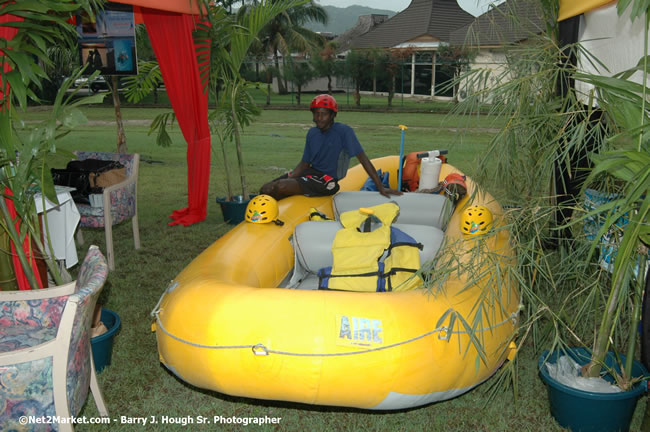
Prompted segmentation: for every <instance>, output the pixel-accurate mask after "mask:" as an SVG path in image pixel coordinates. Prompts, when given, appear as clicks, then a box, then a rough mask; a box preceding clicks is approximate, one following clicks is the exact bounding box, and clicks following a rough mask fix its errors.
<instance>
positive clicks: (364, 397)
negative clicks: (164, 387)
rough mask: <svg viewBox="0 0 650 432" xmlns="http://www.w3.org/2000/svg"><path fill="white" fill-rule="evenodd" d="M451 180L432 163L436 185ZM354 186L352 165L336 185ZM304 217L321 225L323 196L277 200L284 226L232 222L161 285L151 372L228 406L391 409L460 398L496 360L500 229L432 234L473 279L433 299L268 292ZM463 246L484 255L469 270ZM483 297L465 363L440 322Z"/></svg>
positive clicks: (504, 237)
mask: <svg viewBox="0 0 650 432" xmlns="http://www.w3.org/2000/svg"><path fill="white" fill-rule="evenodd" d="M399 161H400V160H399V158H398V157H397V156H393V157H387V158H381V159H375V160H373V164H374V165H375V167H376V168H381V169H382V170H384V171H386V170H396V169H397V167H398V164H399ZM454 171H456V170H455V169H454V168H453V167H451V166H449V165H448V164H443V166H442V170H441V175H442V176H443V177H444V176H446V175H448V174H450V173H452V172H454ZM366 177H367V174H366V173H365V172H364V171H363V168H362V167H361V166H360V165H358V166H356V167H354V168H352V169H350V170H349V172H348V175H347V176H346V178H345V179H343V180H341V182H340V183H339V184H340V185H341V188H342V189H343V190H358V188H359V187H360V186H361V185H362V184H363V182H364V181H365V179H366ZM467 186H468V196H471V195H476V196H479V197H480V202H475V204H480V205H484V206H485V207H487V208H489V209H490V211H491V212H492V214H493V215H494V217H495V221H497V222H496V223H498V221H499V220H500V216H501V215H502V214H503V211H502V209H501V207H500V206H499V205H498V203H496V201H495V200H494V199H493V198H492V197H491V196H490V195H489V194H487V193H481V194H474V193H473V192H474V191H475V185H474V183H473V182H472V181H471V179H469V178H468V179H467ZM371 195H373V196H375V195H378V194H376V193H375V194H371ZM405 195H408V194H405ZM414 195H415V194H414ZM431 197H432V198H435V199H442V197H441V196H440V195H431ZM379 198H383V197H381V196H379ZM398 198H400V197H398ZM466 200H467V198H464V200H461V202H460V203H459V206H458V208H462V207H463V205H464V204H465V203H466V202H467V201H466ZM387 201H388V200H387ZM405 202H406V201H405ZM361 206H362V207H365V205H361ZM312 207H313V208H315V209H316V210H318V211H321V212H323V213H325V214H334V213H333V210H332V198H331V197H318V198H307V197H304V196H292V197H289V198H286V199H283V200H281V201H279V213H280V217H281V218H282V219H283V220H284V221H285V225H284V226H282V227H277V226H274V225H273V224H252V223H241V224H239V225H237V226H236V227H235V228H233V229H232V230H231V231H229V232H228V233H226V234H225V235H224V236H222V237H221V238H219V239H218V240H217V241H216V242H215V243H213V244H212V245H211V246H210V247H208V248H207V249H206V250H205V251H204V252H202V253H201V254H200V255H199V256H198V257H197V258H195V259H194V260H193V261H192V262H191V263H190V264H189V265H188V266H187V267H186V268H185V269H184V270H183V271H182V272H181V273H180V274H179V275H178V276H177V277H176V278H175V279H174V280H173V281H172V282H171V283H170V285H169V286H168V287H167V289H166V290H165V292H164V293H163V296H162V298H161V300H160V302H159V304H158V305H157V306H156V308H155V310H154V311H153V321H154V322H153V327H154V329H155V332H156V340H157V344H158V352H159V356H160V360H161V362H162V363H163V364H164V365H165V366H166V367H167V368H168V369H169V370H170V371H172V372H173V373H174V374H176V375H177V376H178V377H179V378H180V379H182V380H184V381H186V382H187V383H190V384H192V385H194V386H197V387H200V388H205V389H210V390H213V391H218V392H222V393H225V394H229V395H233V396H244V397H251V398H258V399H269V400H284V401H294V402H301V403H307V404H317V405H334V406H346V407H356V408H364V409H377V410H392V409H403V408H410V407H415V406H420V405H424V404H428V403H431V402H435V401H441V400H446V399H450V398H453V397H456V396H458V395H460V394H463V393H465V392H467V391H469V390H470V389H472V388H474V387H475V386H477V385H478V384H480V383H481V382H483V381H485V380H487V379H488V378H489V377H490V376H492V374H494V372H495V371H496V370H497V369H498V368H499V367H500V366H501V364H502V363H503V362H504V361H506V359H507V358H508V355H509V354H511V352H512V349H510V348H509V345H510V342H511V341H512V340H513V338H514V336H515V332H516V328H517V316H518V310H519V294H518V291H517V289H516V286H515V285H514V283H512V284H508V283H506V282H503V280H502V281H501V284H502V285H500V286H499V287H498V290H497V287H496V286H492V284H495V283H496V282H495V280H497V279H499V278H503V276H504V274H507V272H505V270H504V269H502V270H503V271H501V272H498V271H496V270H495V268H502V267H505V266H507V265H509V263H510V262H511V261H512V260H513V259H514V255H513V251H512V248H511V246H510V242H509V233H508V231H507V230H505V229H498V230H497V229H495V230H493V232H492V233H491V234H490V235H488V236H480V237H476V238H468V239H464V237H463V235H462V233H461V230H460V214H459V211H456V212H454V213H453V214H452V216H451V219H450V220H449V223H448V224H446V222H445V226H446V227H447V228H446V230H445V231H444V236H445V239H446V243H445V244H446V246H445V249H444V250H443V253H444V251H445V250H453V251H454V253H457V254H458V256H459V260H460V261H461V262H465V263H467V262H468V260H471V259H478V261H477V262H475V263H473V264H474V266H473V267H472V268H473V269H474V270H473V273H474V274H481V275H482V279H481V280H479V281H476V282H470V281H468V280H467V279H466V277H467V276H462V275H458V274H457V273H455V272H454V273H451V274H449V275H448V276H446V278H445V281H444V287H443V289H441V290H439V291H436V293H435V294H432V293H430V292H428V291H427V290H426V289H422V288H421V287H418V288H416V289H412V290H409V291H397V292H381V293H377V292H342V291H322V290H321V291H319V290H303V289H285V288H277V287H279V286H281V284H282V283H283V281H285V280H286V279H287V276H288V275H289V274H290V272H291V271H292V270H293V261H294V250H293V247H292V245H291V241H290V239H291V238H292V237H293V235H294V227H296V226H297V225H298V224H299V223H301V222H303V221H306V220H307V218H308V215H309V209H310V208H312ZM401 211H402V212H404V211H405V209H404V208H401ZM310 223H311V224H314V223H324V224H335V222H310ZM432 229H434V230H438V231H440V232H442V231H441V228H435V227H432ZM415 239H416V240H418V241H420V240H419V239H418V238H415ZM476 247H481V248H484V249H485V250H487V251H492V252H493V254H492V255H491V256H490V257H489V259H488V257H487V256H485V258H483V255H481V254H477V253H475V252H476V249H475V248H476ZM482 250H483V249H482ZM477 256H478V258H477ZM506 281H507V280H506ZM486 290H487V291H489V292H490V293H494V294H489V295H487V296H486ZM497 293H498V296H497ZM486 297H489V298H491V299H493V300H494V298H497V299H498V301H496V300H494V304H486V303H483V305H482V308H481V313H483V314H485V316H489V317H490V318H489V319H488V320H485V321H484V322H483V327H481V326H480V325H474V326H473V328H472V333H473V339H474V340H476V339H480V340H481V343H482V345H481V346H482V352H481V354H480V355H479V352H478V351H477V349H476V348H475V347H474V346H473V345H472V342H471V340H472V339H470V335H469V334H468V332H467V331H466V330H465V329H464V328H463V327H462V326H459V324H458V323H459V321H460V320H458V319H456V320H455V322H456V325H455V326H454V327H453V328H451V329H450V328H448V327H447V326H448V325H449V324H450V321H449V319H445V318H444V317H449V316H450V313H452V312H453V313H454V314H458V315H459V316H462V317H463V319H464V321H465V322H468V323H474V322H475V320H476V308H475V305H476V302H477V300H478V299H479V298H486Z"/></svg>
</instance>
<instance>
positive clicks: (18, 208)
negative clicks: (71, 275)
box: [0, 0, 103, 289]
mask: <svg viewBox="0 0 650 432" xmlns="http://www.w3.org/2000/svg"><path fill="white" fill-rule="evenodd" d="M100 5H101V2H99V1H97V0H83V1H82V0H79V1H65V2H60V1H50V0H43V1H40V2H13V3H7V4H4V5H3V7H2V8H1V9H0V21H1V22H3V27H2V30H3V31H2V36H1V37H0V38H1V40H2V42H3V46H4V48H3V51H2V55H1V57H0V58H1V59H2V62H3V64H4V67H3V68H0V83H2V90H1V91H0V154H1V155H0V183H1V188H2V197H1V198H0V225H1V226H2V234H3V236H4V240H3V249H4V252H3V254H2V256H3V257H10V256H12V250H13V251H14V253H15V255H16V257H17V259H18V263H17V264H14V265H11V263H9V262H6V261H5V262H4V264H3V265H2V266H0V267H1V268H2V269H4V270H5V271H7V272H9V274H4V275H3V276H2V277H3V280H5V281H6V280H12V278H14V276H12V275H11V274H12V273H13V274H14V275H15V273H14V272H15V271H16V267H20V271H22V272H23V273H24V275H25V278H26V280H27V282H28V284H29V286H30V287H31V288H33V289H36V288H38V287H39V283H38V278H37V275H36V272H35V270H34V268H35V265H34V261H33V260H34V256H35V255H39V254H40V256H42V257H43V258H44V259H45V262H46V263H47V267H48V269H49V272H50V274H51V275H52V276H53V278H54V280H55V283H57V284H61V283H62V280H61V275H60V273H59V271H58V268H57V266H56V265H55V263H54V262H53V260H52V259H50V258H49V257H51V256H53V254H52V253H50V252H51V251H49V250H47V249H46V248H45V246H44V242H43V241H42V240H41V239H42V236H45V237H46V238H47V236H48V233H47V230H46V232H45V233H44V234H42V233H41V225H40V222H39V217H38V213H37V210H36V205H35V201H34V197H35V195H36V193H38V192H42V194H41V196H42V198H41V199H43V200H45V199H48V200H50V201H52V202H55V203H56V202H57V198H56V193H55V189H54V184H53V182H52V177H51V175H50V170H49V166H48V164H47V160H48V157H49V156H51V155H52V154H54V153H56V152H57V146H56V141H57V139H58V138H60V137H62V136H63V135H65V134H67V133H68V132H69V131H70V130H72V128H74V127H75V126H76V125H77V124H79V123H80V122H82V121H84V120H85V117H84V116H83V114H81V112H80V111H79V110H78V107H79V106H80V105H83V104H88V103H96V102H100V101H101V99H102V98H103V96H99V97H90V98H85V99H77V100H75V98H74V92H71V93H69V94H68V93H67V91H68V90H69V89H71V87H72V85H73V83H74V80H75V79H77V78H79V76H80V75H81V70H79V69H78V70H76V71H75V73H73V74H72V75H71V76H70V77H68V78H67V79H66V80H64V81H63V82H62V84H61V86H60V88H59V91H58V93H57V95H56V98H55V100H54V104H53V106H52V110H51V115H50V118H49V119H48V120H46V121H45V122H43V123H42V124H41V125H40V126H39V127H36V128H31V130H30V132H29V133H19V131H18V129H19V127H20V125H21V122H20V119H19V113H18V111H17V110H16V109H15V108H14V107H16V106H18V107H20V108H22V109H25V108H26V106H27V100H28V99H32V100H34V101H37V102H38V98H37V96H36V94H35V92H34V91H33V90H34V88H42V85H43V81H44V80H45V79H47V75H46V74H45V73H44V71H43V66H42V65H46V64H49V63H51V60H50V59H49V58H48V54H47V46H48V45H53V44H60V45H68V46H71V45H73V44H74V43H76V32H75V29H74V27H73V26H72V25H70V24H69V23H67V19H68V18H69V17H70V16H71V14H73V13H74V12H75V11H77V10H79V9H81V8H84V9H86V10H87V11H88V12H89V13H92V11H93V10H96V9H97V8H98V7H100ZM46 41H47V42H46ZM43 219H44V223H43V226H44V227H45V228H47V214H44V216H43ZM34 247H35V248H36V250H37V252H35V253H34V252H31V250H32V248H34ZM8 288H15V286H12V285H11V284H10V285H9V286H8Z"/></svg>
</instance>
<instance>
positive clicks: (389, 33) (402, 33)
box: [350, 0, 474, 97]
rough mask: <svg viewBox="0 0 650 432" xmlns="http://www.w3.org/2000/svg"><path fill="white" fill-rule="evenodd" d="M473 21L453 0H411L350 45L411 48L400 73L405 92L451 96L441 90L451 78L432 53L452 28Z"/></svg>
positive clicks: (447, 38)
mask: <svg viewBox="0 0 650 432" xmlns="http://www.w3.org/2000/svg"><path fill="white" fill-rule="evenodd" d="M473 20H474V16H472V15H471V14H469V13H467V12H465V11H464V10H463V9H461V8H460V6H458V3H457V2H456V0H412V1H411V4H410V5H409V6H408V7H407V8H406V9H404V10H403V11H402V12H400V13H399V14H397V15H395V16H394V17H392V18H391V19H389V20H386V21H385V22H383V23H381V25H378V26H376V27H374V28H372V29H371V30H370V31H368V32H366V33H364V34H362V35H360V36H358V37H356V38H354V39H353V40H352V41H351V42H350V48H351V49H369V48H385V49H404V48H409V49H412V50H413V51H414V52H413V54H412V56H411V62H410V64H408V65H405V68H404V69H405V70H404V73H403V75H402V76H403V78H402V84H403V87H404V89H405V92H406V93H410V94H411V95H422V96H431V97H433V96H453V94H452V93H450V92H449V91H447V92H445V93H443V92H442V88H443V87H444V85H445V84H446V83H447V82H448V81H449V79H450V78H451V77H450V76H448V75H447V74H445V73H444V72H443V71H441V68H440V65H439V64H437V62H436V59H437V54H436V52H437V51H438V49H439V47H440V46H441V45H445V44H447V43H448V42H449V35H450V33H451V32H452V31H453V30H455V29H457V28H459V27H462V26H464V25H467V24H469V23H471V22H472V21H473Z"/></svg>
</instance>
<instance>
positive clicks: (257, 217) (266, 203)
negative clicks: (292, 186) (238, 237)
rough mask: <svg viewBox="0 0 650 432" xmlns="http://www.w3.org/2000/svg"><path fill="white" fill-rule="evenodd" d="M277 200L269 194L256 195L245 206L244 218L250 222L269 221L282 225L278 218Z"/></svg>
mask: <svg viewBox="0 0 650 432" xmlns="http://www.w3.org/2000/svg"><path fill="white" fill-rule="evenodd" d="M279 213H280V211H279V210H278V202H277V201H276V200H275V198H273V197H272V196H270V195H257V196H256V197H254V198H253V199H252V200H250V202H249V203H248V205H247V206H246V214H245V219H246V222H250V223H257V224H263V223H270V222H274V223H276V224H278V225H282V222H280V221H279V220H278V214H279Z"/></svg>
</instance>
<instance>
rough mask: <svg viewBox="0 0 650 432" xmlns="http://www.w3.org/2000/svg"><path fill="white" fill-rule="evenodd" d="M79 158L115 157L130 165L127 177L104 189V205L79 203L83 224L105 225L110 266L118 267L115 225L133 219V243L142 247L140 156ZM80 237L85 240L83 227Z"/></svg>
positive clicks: (88, 155) (82, 155) (85, 155)
mask: <svg viewBox="0 0 650 432" xmlns="http://www.w3.org/2000/svg"><path fill="white" fill-rule="evenodd" d="M75 154H76V155H77V159H79V160H84V159H99V160H114V161H118V162H120V163H121V164H122V165H124V166H125V167H126V180H124V181H123V182H120V183H118V184H115V185H112V186H108V187H106V188H104V192H103V200H102V205H101V206H99V207H93V206H91V205H89V204H77V209H79V213H80V215H81V221H80V222H79V226H80V227H86V228H102V227H103V228H104V231H105V233H106V256H107V258H108V267H109V268H110V269H111V270H113V269H115V254H114V253H113V225H116V224H118V223H120V222H123V221H125V220H128V219H131V222H132V224H133V242H134V243H135V248H136V249H140V228H139V226H138V168H139V166H140V155H139V154H137V153H134V154H124V153H104V152H83V151H77V152H75ZM77 240H78V241H79V243H83V235H82V234H81V230H79V231H78V234H77Z"/></svg>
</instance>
